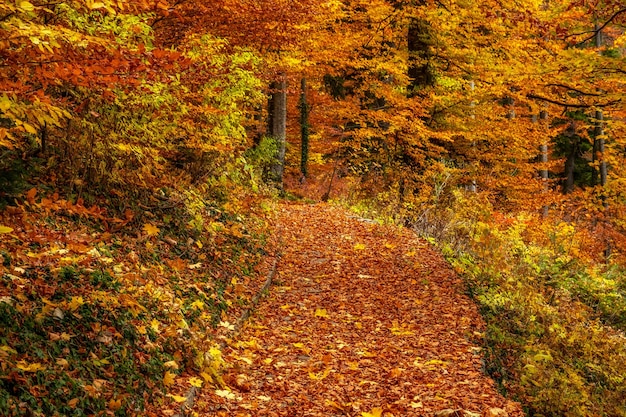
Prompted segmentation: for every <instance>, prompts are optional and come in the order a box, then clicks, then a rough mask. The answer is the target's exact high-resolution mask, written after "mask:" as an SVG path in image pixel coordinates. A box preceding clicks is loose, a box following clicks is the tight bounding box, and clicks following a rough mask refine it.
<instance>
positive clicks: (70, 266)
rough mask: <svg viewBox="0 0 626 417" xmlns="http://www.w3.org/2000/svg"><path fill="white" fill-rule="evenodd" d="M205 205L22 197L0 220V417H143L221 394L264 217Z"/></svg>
mask: <svg viewBox="0 0 626 417" xmlns="http://www.w3.org/2000/svg"><path fill="white" fill-rule="evenodd" d="M207 194H208V193H204V194H202V193H192V192H190V191H189V192H187V193H186V194H185V193H182V192H177V191H175V190H170V191H168V192H167V193H160V194H159V195H161V198H159V199H157V200H156V201H157V204H154V206H153V207H152V208H150V209H149V210H148V209H144V210H141V209H140V208H134V209H133V210H131V209H130V208H126V209H125V210H124V212H121V213H120V212H118V213H115V212H111V213H109V212H108V211H107V210H106V209H104V208H100V207H95V206H94V207H85V206H84V205H83V203H82V202H81V201H67V200H64V199H62V198H61V197H59V196H58V195H56V194H55V195H42V196H39V195H38V194H37V192H36V190H33V191H29V192H28V193H26V194H25V196H24V198H23V199H18V200H17V202H16V203H17V204H16V203H15V202H14V205H13V206H11V207H8V208H7V209H6V210H5V211H4V212H2V213H1V214H0V224H1V225H3V229H2V231H1V233H0V241H1V242H2V248H3V250H2V258H1V260H2V262H1V265H0V363H1V365H0V415H7V416H90V415H115V416H132V415H155V414H154V410H156V409H158V410H168V409H169V410H177V409H178V408H179V407H180V405H179V404H178V402H179V401H184V400H185V397H184V395H185V393H186V392H187V391H188V390H189V389H190V388H191V387H201V386H207V387H218V388H219V387H222V384H223V383H222V381H221V377H220V373H221V369H222V368H223V367H224V366H225V365H226V364H225V363H224V361H223V360H222V358H221V353H220V350H219V343H220V340H221V339H220V338H222V337H226V336H227V334H228V332H229V331H230V329H232V326H233V323H234V322H235V321H236V320H237V319H238V318H239V317H240V315H241V314H242V312H243V310H244V309H245V308H247V307H248V306H249V302H250V300H251V299H252V297H253V295H254V293H255V291H256V289H257V287H258V285H259V284H258V282H257V279H261V278H259V277H260V274H259V273H258V268H259V263H260V262H261V261H262V260H263V259H264V257H265V256H266V255H267V247H266V246H267V244H268V242H267V236H266V235H265V233H266V229H267V223H266V221H267V220H266V219H265V217H266V215H267V213H266V212H264V211H262V210H256V209H253V208H251V206H252V204H251V203H250V202H247V203H246V201H245V198H244V197H243V196H240V198H233V199H229V200H225V201H222V202H216V201H214V200H208V199H206V197H204V195H207ZM163 196H166V197H163ZM135 203H136V204H137V205H144V207H146V204H149V203H150V200H149V199H144V200H143V201H137V202H135ZM264 207H267V205H265V206H264ZM134 210H136V211H134ZM140 210H141V211H140Z"/></svg>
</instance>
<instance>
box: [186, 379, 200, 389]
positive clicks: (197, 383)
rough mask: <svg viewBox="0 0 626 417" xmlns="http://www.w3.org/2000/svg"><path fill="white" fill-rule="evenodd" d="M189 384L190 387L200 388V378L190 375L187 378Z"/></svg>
mask: <svg viewBox="0 0 626 417" xmlns="http://www.w3.org/2000/svg"><path fill="white" fill-rule="evenodd" d="M189 384H191V386H192V387H196V388H200V387H201V386H202V380H201V379H200V378H196V377H195V376H192V377H191V378H189Z"/></svg>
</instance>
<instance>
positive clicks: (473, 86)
mask: <svg viewBox="0 0 626 417" xmlns="http://www.w3.org/2000/svg"><path fill="white" fill-rule="evenodd" d="M475 89H476V83H475V82H474V80H472V81H470V91H471V92H472V93H474V90H475ZM475 108H476V101H475V100H472V101H471V102H470V109H471V114H470V118H471V119H472V120H474V119H476V114H475ZM471 147H472V151H473V152H472V153H473V154H474V155H475V154H476V152H475V150H476V141H475V140H474V139H473V138H472V144H471ZM472 171H473V170H472ZM469 190H470V191H471V192H472V193H475V192H476V191H478V186H477V185H476V173H475V172H472V182H471V184H470V186H469Z"/></svg>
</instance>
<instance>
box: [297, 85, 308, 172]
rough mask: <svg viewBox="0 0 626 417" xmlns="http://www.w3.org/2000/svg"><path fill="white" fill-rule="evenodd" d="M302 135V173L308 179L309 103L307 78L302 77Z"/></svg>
mask: <svg viewBox="0 0 626 417" xmlns="http://www.w3.org/2000/svg"><path fill="white" fill-rule="evenodd" d="M299 107H300V135H301V140H302V143H301V149H300V172H301V173H302V179H303V180H304V179H306V177H307V174H308V171H307V165H308V161H309V135H310V131H309V128H310V126H309V110H310V107H309V103H308V100H307V94H306V78H305V77H302V80H300V106H299Z"/></svg>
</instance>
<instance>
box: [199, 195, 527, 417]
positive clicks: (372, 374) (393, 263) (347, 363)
mask: <svg viewBox="0 0 626 417" xmlns="http://www.w3.org/2000/svg"><path fill="white" fill-rule="evenodd" d="M279 210H280V212H279V214H278V228H279V233H280V234H281V236H282V240H283V243H282V246H283V247H282V257H281V258H280V261H279V262H278V266H277V271H278V273H277V276H276V279H275V283H274V286H273V287H272V288H271V291H270V294H269V296H268V297H266V298H264V299H262V301H261V303H260V305H259V307H258V309H257V310H256V311H255V312H254V313H253V315H252V317H251V318H250V320H249V322H248V323H247V324H246V326H245V327H244V328H243V331H242V332H241V333H240V335H239V337H238V339H237V340H236V341H234V342H233V343H232V344H231V346H230V347H229V348H227V349H226V351H225V352H224V354H225V357H226V358H227V359H228V361H230V362H231V363H232V364H233V367H232V368H231V369H230V370H229V372H228V373H227V375H225V377H224V380H225V381H226V383H227V384H228V386H229V387H230V391H228V390H217V391H215V392H211V393H209V394H208V397H207V396H205V395H203V396H202V397H203V398H199V401H198V403H197V407H194V409H195V410H196V411H197V412H198V414H199V415H218V416H341V415H345V416H363V417H369V416H379V417H385V416H388V417H391V416H432V415H435V416H469V417H471V416H522V415H523V413H522V412H521V409H520V407H519V405H518V404H516V403H513V402H510V401H508V400H506V399H504V398H503V397H502V396H501V395H500V394H498V393H497V391H496V389H495V387H494V383H493V381H492V380H491V379H489V378H488V377H486V376H485V375H484V374H483V373H482V372H481V356H480V348H479V347H478V344H479V336H480V332H481V331H483V326H484V325H483V323H482V320H481V318H480V315H479V313H478V311H477V308H476V307H475V305H474V304H473V303H472V301H471V300H470V299H469V298H468V297H467V296H465V295H463V293H462V291H463V284H462V282H461V280H460V278H459V277H457V276H456V274H455V273H454V271H452V270H451V269H450V267H449V266H448V265H447V264H446V263H445V262H444V260H443V259H442V258H441V256H440V255H439V254H437V253H436V252H435V251H434V250H432V249H431V248H430V247H429V245H428V244H427V243H426V242H424V241H422V240H420V239H418V238H416V237H415V236H414V235H413V234H412V233H410V232H408V231H406V230H401V229H398V228H396V227H388V226H380V225H376V224H373V223H372V222H368V221H365V220H363V219H359V218H357V217H355V216H351V215H350V214H348V213H346V212H345V211H343V210H341V209H338V208H335V207H332V206H329V205H324V204H317V205H283V206H281V207H280V209H279Z"/></svg>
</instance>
